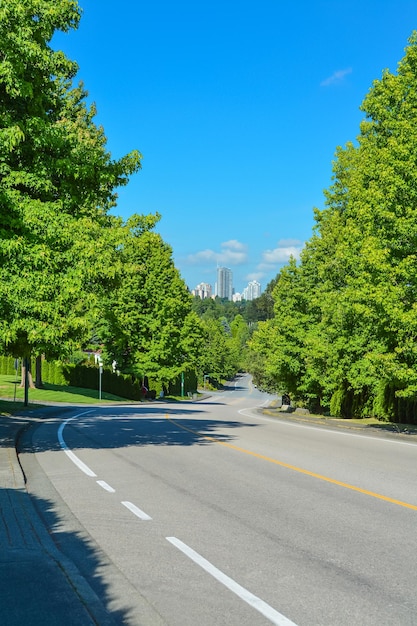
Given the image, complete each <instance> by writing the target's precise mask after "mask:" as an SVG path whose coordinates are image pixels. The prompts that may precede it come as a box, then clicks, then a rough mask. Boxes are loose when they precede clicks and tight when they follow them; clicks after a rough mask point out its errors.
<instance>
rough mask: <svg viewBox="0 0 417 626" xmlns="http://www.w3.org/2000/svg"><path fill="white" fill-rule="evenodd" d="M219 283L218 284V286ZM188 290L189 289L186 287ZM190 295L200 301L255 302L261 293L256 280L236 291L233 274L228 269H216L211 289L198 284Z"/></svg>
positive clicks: (259, 285)
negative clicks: (217, 298)
mask: <svg viewBox="0 0 417 626" xmlns="http://www.w3.org/2000/svg"><path fill="white" fill-rule="evenodd" d="M219 283H220V284H219ZM188 288H189V289H190V287H188ZM190 291H191V293H192V294H193V295H195V296H198V297H199V298H201V299H205V298H213V297H216V296H218V297H219V298H227V299H228V300H255V299H256V298H259V297H260V295H261V293H262V286H261V283H260V282H259V281H257V280H251V281H249V282H248V284H247V285H246V287H244V288H243V289H242V290H241V291H236V289H235V287H234V284H233V272H232V270H231V269H230V268H226V267H218V268H217V281H216V282H215V286H214V289H213V285H212V284H211V283H208V282H200V283H198V284H197V285H196V286H195V287H194V288H192V289H190Z"/></svg>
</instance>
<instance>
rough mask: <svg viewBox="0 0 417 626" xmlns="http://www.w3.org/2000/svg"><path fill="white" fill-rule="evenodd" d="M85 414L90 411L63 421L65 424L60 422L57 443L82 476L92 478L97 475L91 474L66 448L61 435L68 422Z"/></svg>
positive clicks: (91, 471)
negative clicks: (85, 475)
mask: <svg viewBox="0 0 417 626" xmlns="http://www.w3.org/2000/svg"><path fill="white" fill-rule="evenodd" d="M87 413H92V411H84V412H83V413H78V415H74V417H69V418H68V419H66V420H65V422H62V424H61V425H60V427H59V428H58V441H59V445H60V446H61V448H62V449H63V451H64V452H65V454H66V455H67V456H68V458H70V459H71V461H72V462H73V463H75V465H76V466H77V467H78V468H79V469H80V470H81V471H82V472H84V474H87V476H92V477H93V478H96V477H97V474H95V473H94V472H93V470H91V469H90V468H89V467H88V465H86V464H85V463H83V462H82V461H81V459H79V458H78V456H77V455H76V454H74V452H72V450H70V449H69V448H68V446H67V444H66V443H65V440H64V437H63V435H62V433H63V431H64V428H65V426H66V425H67V424H68V422H71V421H72V420H75V419H77V417H81V416H82V415H87Z"/></svg>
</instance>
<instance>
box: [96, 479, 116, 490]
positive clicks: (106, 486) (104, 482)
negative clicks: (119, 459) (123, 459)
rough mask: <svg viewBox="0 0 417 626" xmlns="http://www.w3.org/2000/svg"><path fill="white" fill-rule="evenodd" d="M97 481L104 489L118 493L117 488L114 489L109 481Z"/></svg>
mask: <svg viewBox="0 0 417 626" xmlns="http://www.w3.org/2000/svg"><path fill="white" fill-rule="evenodd" d="M96 483H97V484H98V485H100V487H103V489H105V490H106V491H108V492H109V493H116V490H115V489H113V487H111V486H110V485H109V484H108V483H106V481H105V480H96Z"/></svg>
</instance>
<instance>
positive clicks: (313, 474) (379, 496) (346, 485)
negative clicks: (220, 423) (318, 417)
mask: <svg viewBox="0 0 417 626" xmlns="http://www.w3.org/2000/svg"><path fill="white" fill-rule="evenodd" d="M165 417H166V418H167V420H168V421H170V422H171V423H172V424H175V426H178V427H179V428H182V429H183V430H186V431H188V432H190V433H192V434H193V435H198V436H199V437H202V438H203V439H207V441H212V442H213V443H217V444H219V445H221V446H225V447H226V448H230V449H231V450H236V451H237V452H243V453H244V454H248V455H250V456H253V457H255V458H257V459H262V460H263V461H268V463H273V464H274V465H279V466H280V467H285V468H286V469H290V470H293V471H294V472H298V473H300V474H305V475H306V476H311V477H312V478H318V479H319V480H323V481H325V482H327V483H331V484H332V485H338V486H339V487H344V488H345V489H350V490H351V491H357V492H358V493H363V494H364V495H366V496H371V497H372V498H377V499H378V500H384V501H385V502H390V504H396V505H397V506H402V507H405V508H406V509H412V510H413V511H417V505H415V504H409V503H408V502H403V501H402V500H395V498H389V497H388V496H383V495H382V494H380V493H375V492H374V491H369V490H368V489H362V488H361V487H356V486H355V485H349V483H344V482H342V481H340V480H336V479H335V478H329V477H328V476H323V475H322V474H317V473H316V472H310V471H309V470H306V469H303V468H302V467H297V466H296V465H290V464H289V463H284V461H278V460H277V459H273V458H272V457H269V456H265V455H264V454H259V453H258V452H252V450H246V449H245V448H240V447H239V446H235V445H233V444H232V443H227V442H226V441H220V439H216V438H215V437H210V436H209V435H203V434H202V433H200V432H197V431H195V430H192V429H191V428H187V426H183V425H182V424H179V423H178V422H176V421H175V420H173V419H171V418H170V417H169V416H168V415H166V416H165Z"/></svg>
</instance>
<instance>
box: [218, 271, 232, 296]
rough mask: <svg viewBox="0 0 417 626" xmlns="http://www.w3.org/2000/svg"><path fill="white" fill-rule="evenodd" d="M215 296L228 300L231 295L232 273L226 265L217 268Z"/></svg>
mask: <svg viewBox="0 0 417 626" xmlns="http://www.w3.org/2000/svg"><path fill="white" fill-rule="evenodd" d="M216 296H219V298H227V299H228V300H231V299H232V297H233V274H232V270H230V269H229V268H228V267H218V268H217V283H216Z"/></svg>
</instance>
